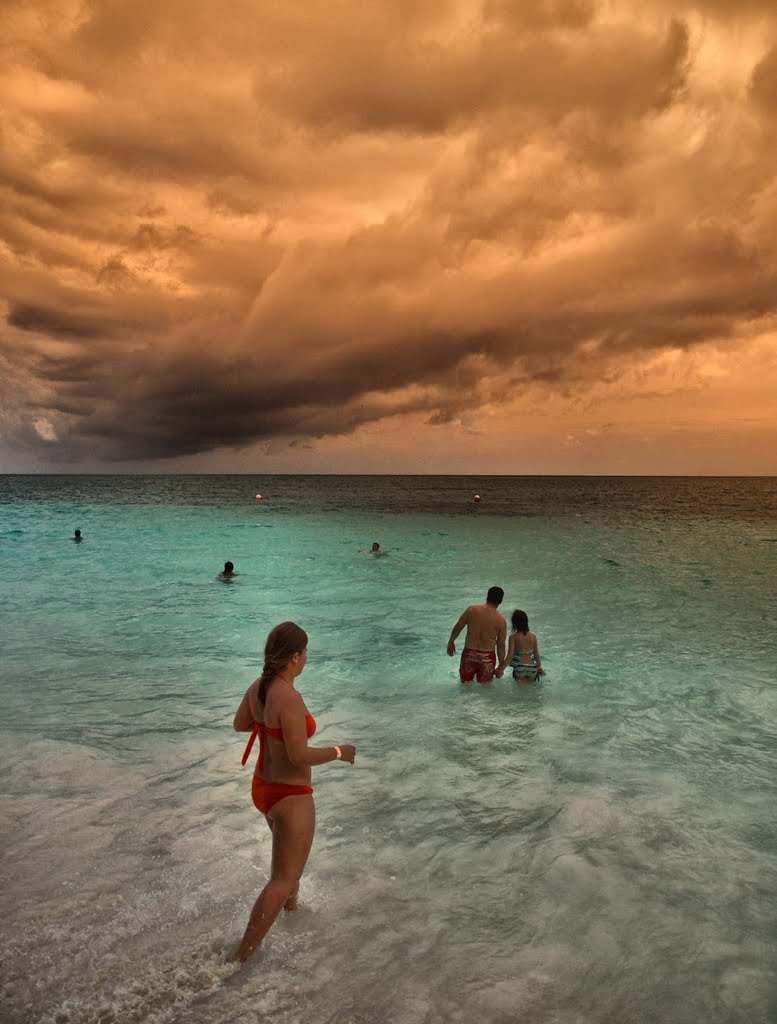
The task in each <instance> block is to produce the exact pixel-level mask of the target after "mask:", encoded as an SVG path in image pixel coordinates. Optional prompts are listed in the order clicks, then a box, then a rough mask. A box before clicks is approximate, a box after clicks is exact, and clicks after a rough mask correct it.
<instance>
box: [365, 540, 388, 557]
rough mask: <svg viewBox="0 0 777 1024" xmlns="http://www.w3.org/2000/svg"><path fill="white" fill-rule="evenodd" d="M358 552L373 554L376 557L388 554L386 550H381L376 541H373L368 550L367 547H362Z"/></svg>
mask: <svg viewBox="0 0 777 1024" xmlns="http://www.w3.org/2000/svg"><path fill="white" fill-rule="evenodd" d="M359 554H360V555H375V557H376V558H382V557H383V556H384V555H387V554H388V551H381V550H380V544H378V542H377V541H374V542H373V545H372V547H371V548H370V549H369V550H367V548H364V549H363V550H362V551H360V552H359Z"/></svg>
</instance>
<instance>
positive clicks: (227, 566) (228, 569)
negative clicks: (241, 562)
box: [224, 562, 235, 572]
mask: <svg viewBox="0 0 777 1024" xmlns="http://www.w3.org/2000/svg"><path fill="white" fill-rule="evenodd" d="M234 568H235V567H234V565H233V564H232V563H231V562H224V572H232V570H233V569H234Z"/></svg>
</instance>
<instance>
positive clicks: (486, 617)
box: [448, 587, 507, 683]
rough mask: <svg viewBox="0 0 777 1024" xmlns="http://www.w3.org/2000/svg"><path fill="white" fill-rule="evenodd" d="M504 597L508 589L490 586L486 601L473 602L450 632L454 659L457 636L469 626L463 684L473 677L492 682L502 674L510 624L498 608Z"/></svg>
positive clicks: (461, 666)
mask: <svg viewBox="0 0 777 1024" xmlns="http://www.w3.org/2000/svg"><path fill="white" fill-rule="evenodd" d="M504 596H505V592H504V590H502V588H501V587H491V588H490V590H489V591H488V593H487V594H486V603H485V604H471V605H470V606H469V608H467V609H466V611H464V612H463V613H462V615H461V616H460V617H459V621H458V622H457V623H456V625H455V626H454V627H453V630H452V631H451V638H450V640H449V641H448V655H449V656H450V657H451V658H452V657H453V655H454V654H455V653H456V644H455V640H456V637H457V636H458V635H459V633H460V632H461V631H462V629H464V627H465V626H466V627H467V636H466V639H465V641H464V650H463V651H462V652H461V662H460V664H459V678H460V679H461V681H462V683H471V682H472V680H473V679H477V681H478V682H479V683H490V682H491V680H492V679H493V678H494V676H496V678H497V679H501V677H502V673H503V672H504V668H503V662H504V660H505V637H506V635H507V623H506V622H505V620H504V618H503V617H502V616H501V615H500V614H499V612H498V611H497V608H498V607H499V605H500V604H501V603H502V601H503V599H504ZM494 648H496V652H495V651H494ZM497 658H498V660H497Z"/></svg>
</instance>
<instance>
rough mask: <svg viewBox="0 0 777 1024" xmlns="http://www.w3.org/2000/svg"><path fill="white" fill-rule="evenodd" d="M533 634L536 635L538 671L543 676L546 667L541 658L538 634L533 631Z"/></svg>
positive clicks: (535, 652)
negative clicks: (543, 665)
mask: <svg viewBox="0 0 777 1024" xmlns="http://www.w3.org/2000/svg"><path fill="white" fill-rule="evenodd" d="M532 636H533V637H534V659H535V661H536V662H537V671H538V672H539V674H540V675H541V676H544V675H545V669H544V668H543V667H542V659H541V658H540V648H539V645H538V643H537V634H536V633H533V634H532Z"/></svg>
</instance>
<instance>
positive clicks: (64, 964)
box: [0, 476, 777, 1024]
mask: <svg viewBox="0 0 777 1024" xmlns="http://www.w3.org/2000/svg"><path fill="white" fill-rule="evenodd" d="M257 492H261V493H262V494H263V499H262V501H261V502H257V501H256V500H255V498H254V495H255V493H257ZM475 492H479V493H480V494H481V495H482V498H483V500H482V501H481V502H480V503H479V504H477V505H476V504H475V503H474V502H473V501H472V495H473V494H474V493H475ZM76 527H79V528H80V529H81V530H82V531H83V534H84V538H85V539H84V542H83V543H82V544H79V545H77V544H74V543H72V541H71V539H70V538H71V537H72V534H73V530H74V529H75V528H76ZM374 540H378V541H379V542H380V543H381V545H382V547H383V548H384V549H385V550H386V551H388V552H389V555H388V557H386V558H382V559H374V558H373V557H372V556H370V555H365V554H361V553H360V549H363V548H368V547H369V546H370V544H371V542H372V541H374ZM226 559H231V560H232V561H233V562H234V563H235V565H236V568H237V570H238V571H239V572H240V573H241V575H240V576H239V577H238V578H236V579H235V580H233V581H232V582H230V583H220V582H218V581H217V580H216V578H215V577H216V574H217V572H218V571H219V569H220V568H221V567H222V565H223V562H224V561H225V560H226ZM776 562H777V480H774V479H764V478H760V479H753V480H731V479H723V480H682V479H649V480H647V479H641V478H637V479H628V478H623V479H602V480H597V479H581V480H575V479H572V478H561V479H543V478H536V479H527V478H490V479H489V478H486V479H475V478H455V477H446V478H423V477H421V478H419V477H415V478H413V477H411V478H333V477H324V478H316V477H312V478H304V477H275V478H268V477H259V476H257V477H228V478H218V477H142V478H138V477H0V568H1V569H2V577H1V578H2V581H3V582H2V591H1V594H0V645H1V646H2V651H3V665H2V683H1V684H0V685H1V687H2V690H1V692H0V696H1V697H2V703H3V708H4V714H3V717H2V725H1V726H0V730H1V731H2V741H3V747H2V749H3V760H2V775H1V776H0V825H1V831H2V844H3V854H4V856H3V869H2V871H3V873H2V888H1V894H0V917H1V919H2V921H3V922H4V927H3V929H2V938H0V958H1V960H2V967H1V968H0V969H1V970H2V1007H0V1017H2V1019H3V1021H8V1022H9V1024H14V1022H17V1021H18V1022H25V1024H26V1022H32V1021H34V1022H45V1024H50V1022H63V1024H64V1022H67V1024H71V1022H72V1024H87V1022H88V1024H92V1022H100V1024H108V1022H116V1024H119V1022H121V1024H125V1022H146V1021H148V1022H154V1024H162V1022H172V1021H187V1022H194V1024H200V1022H222V1021H223V1022H235V1024H243V1022H246V1024H247V1022H249V1021H250V1022H256V1021H264V1020H269V1019H272V1020H273V1021H278V1022H289V1024H290V1022H299V1024H303V1022H314V1021H315V1022H316V1024H318V1022H324V1021H332V1022H334V1021H337V1022H357V1024H367V1022H369V1024H372V1022H376V1024H377V1022H383V1021H387V1020H391V1021H393V1022H396V1024H416V1022H430V1024H432V1022H434V1024H437V1022H440V1024H442V1022H454V1024H458V1022H464V1021H471V1020H472V1019H473V1018H475V1019H479V1020H483V1021H494V1022H503V1021H504V1022H515V1021H527V1022H528V1021H530V1022H532V1024H572V1022H574V1024H581V1022H585V1024H588V1022H590V1024H599V1022H602V1024H604V1022H608V1024H610V1022H612V1024H621V1022H624V1024H641V1022H654V1021H657V1020H660V1021H662V1022H666V1021H670V1022H688V1024H691V1022H693V1024H696V1022H699V1021H704V1022H711V1024H718V1022H720V1024H724V1022H725V1024H728V1022H731V1021H743V1022H744V1021H747V1022H750V1024H758V1022H767V1021H768V1022H772V1021H774V1020H775V1019H777V993H776V990H775V983H774V963H775V952H776V946H777V896H776V895H775V894H777V825H776V824H775V813H774V807H775V803H774V779H775V768H777V687H776V686H775V676H776V675H777V670H776V669H775V664H776V659H775V655H777V642H776V641H775V636H776V635H777V629H776V627H777V602H776V601H775V586H774V580H775V563H776ZM495 583H496V584H499V585H501V586H502V587H504V589H505V592H506V597H505V603H504V605H503V608H502V610H503V611H504V612H505V613H506V614H507V615H508V616H509V613H510V611H512V609H513V608H514V607H522V608H524V609H525V610H526V611H527V612H528V614H529V618H530V622H531V625H532V628H533V629H535V630H536V632H537V634H538V637H539V642H540V650H541V653H542V657H543V663H544V665H545V668H546V670H547V676H546V677H545V679H544V680H543V681H542V682H541V683H539V684H537V685H534V686H529V687H520V688H519V687H517V686H516V685H515V684H514V683H513V682H512V681H511V680H509V679H503V680H501V681H497V682H495V683H494V684H492V685H491V686H488V687H481V686H478V685H477V684H473V685H471V686H469V687H462V686H461V684H460V683H459V682H458V678H457V673H456V664H455V661H454V660H451V659H449V658H448V657H447V656H446V654H445V644H446V641H447V637H448V634H449V632H450V629H451V627H452V625H453V623H454V622H455V621H456V618H457V617H458V615H459V613H460V612H461V611H462V609H463V608H464V607H465V606H466V605H467V604H468V603H471V602H474V601H480V600H482V599H483V597H484V596H485V591H486V589H487V588H488V587H489V586H490V585H491V584H495ZM286 618H293V619H295V620H296V621H297V622H299V623H300V624H301V625H303V626H304V628H305V629H306V630H307V632H308V634H309V636H310V648H309V661H308V667H307V669H306V671H305V673H304V674H303V676H302V677H300V679H299V680H298V688H299V689H300V690H301V692H302V693H303V695H304V697H305V699H306V702H307V703H308V706H309V707H310V709H311V711H312V712H313V714H314V715H315V716H316V719H317V721H318V728H319V732H318V734H317V737H316V741H315V742H317V743H319V742H320V743H321V745H325V744H331V743H337V742H341V741H342V742H349V741H350V742H354V743H356V745H357V747H358V750H359V755H358V760H357V764H356V766H354V767H350V766H347V765H344V764H339V763H338V764H335V765H327V766H323V767H321V768H319V769H317V770H316V772H315V775H314V785H315V789H316V805H317V814H318V827H317V834H316V841H315V844H314V848H313V853H312V855H311V859H310V861H309V864H308V868H307V871H306V875H305V877H304V879H303V883H302V891H301V898H302V908H301V910H300V912H299V913H298V914H297V915H296V916H286V917H285V918H283V919H282V920H279V922H278V923H277V924H276V926H275V927H274V929H273V930H272V931H271V933H270V935H269V937H268V939H267V941H266V942H265V945H264V947H263V949H262V950H261V951H260V953H259V954H258V955H257V956H256V957H255V958H254V959H253V960H252V961H250V962H249V963H248V964H247V965H246V966H245V967H244V968H242V969H241V970H239V971H235V969H234V967H233V966H232V965H231V964H230V963H229V962H228V958H229V955H230V953H231V951H232V949H233V948H234V945H235V943H236V942H237V940H238V938H239V936H240V934H241V933H242V928H243V926H244V924H245V920H246V918H247V915H248V912H249V910H250V907H251V905H252V903H253V900H254V898H255V896H256V894H257V893H258V891H259V890H260V889H261V887H262V885H263V884H264V881H265V880H266V878H267V872H268V866H269V854H270V842H269V832H268V830H267V828H266V826H265V825H264V823H263V821H262V819H261V817H260V816H259V815H258V814H257V812H256V811H255V810H254V808H253V806H252V804H251V802H250V795H249V789H250V770H249V769H248V768H245V769H241V767H240V756H241V753H242V748H243V743H244V739H245V737H240V736H238V735H236V734H235V733H234V732H233V731H232V729H231V720H232V715H233V714H234V711H235V708H236V706H237V704H238V703H239V700H240V698H241V697H242V694H243V692H244V691H245V688H246V687H247V685H248V684H249V683H250V682H251V681H252V679H253V678H255V676H256V675H257V674H258V671H259V669H260V667H261V648H262V645H263V642H264V638H265V636H266V634H267V631H268V629H269V628H270V627H271V626H272V625H274V624H275V623H276V622H279V621H281V620H283V619H286Z"/></svg>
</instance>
